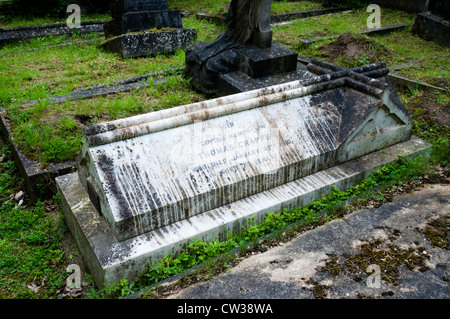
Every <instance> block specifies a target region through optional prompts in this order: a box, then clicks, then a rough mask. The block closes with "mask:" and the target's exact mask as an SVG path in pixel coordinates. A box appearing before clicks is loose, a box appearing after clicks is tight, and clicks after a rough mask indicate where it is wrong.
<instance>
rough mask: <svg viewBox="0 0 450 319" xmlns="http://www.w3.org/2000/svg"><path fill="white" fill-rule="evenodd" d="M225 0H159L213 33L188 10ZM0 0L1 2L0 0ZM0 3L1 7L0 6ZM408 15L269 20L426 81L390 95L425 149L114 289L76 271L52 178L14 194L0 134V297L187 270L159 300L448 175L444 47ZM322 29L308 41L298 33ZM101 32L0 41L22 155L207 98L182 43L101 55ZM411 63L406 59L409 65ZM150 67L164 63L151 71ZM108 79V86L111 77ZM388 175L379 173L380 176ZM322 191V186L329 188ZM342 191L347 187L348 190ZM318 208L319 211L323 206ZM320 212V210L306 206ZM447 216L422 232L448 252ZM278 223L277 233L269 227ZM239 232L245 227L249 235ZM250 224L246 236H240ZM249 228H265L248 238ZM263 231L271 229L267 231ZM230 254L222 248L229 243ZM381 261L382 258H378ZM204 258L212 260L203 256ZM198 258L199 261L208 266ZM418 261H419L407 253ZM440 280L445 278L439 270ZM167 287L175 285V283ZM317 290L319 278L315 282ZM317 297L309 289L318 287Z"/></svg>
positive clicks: (66, 149)
mask: <svg viewBox="0 0 450 319" xmlns="http://www.w3.org/2000/svg"><path fill="white" fill-rule="evenodd" d="M226 3H227V1H169V6H170V7H171V8H173V9H180V10H181V11H183V12H186V11H189V13H190V14H187V12H186V14H185V17H184V18H183V26H184V27H186V28H195V29H197V33H198V40H200V41H213V40H214V39H215V38H217V36H219V35H220V34H221V33H222V32H224V31H225V27H224V26H220V25H216V24H214V23H212V22H208V21H205V20H200V19H198V18H196V16H195V13H197V12H199V11H204V12H207V13H210V14H213V13H215V12H218V11H219V10H220V9H221V8H222V7H223V6H224V5H225V4H226ZM0 6H4V4H0ZM0 8H1V7H0ZM272 9H273V11H274V12H273V14H275V13H288V12H293V11H305V10H312V9H320V5H319V4H318V3H316V2H308V1H301V2H288V1H280V2H276V1H274V5H273V8H272ZM415 16H416V15H415V14H411V13H406V12H403V11H397V10H391V9H386V8H383V9H382V26H387V25H394V24H400V23H409V24H410V25H409V26H406V27H404V28H402V29H398V30H395V31H393V32H390V33H386V34H376V35H370V36H368V35H362V34H360V31H361V30H364V29H366V28H367V26H366V20H367V17H368V13H367V12H366V10H365V8H360V9H354V10H351V11H347V12H344V13H337V14H330V15H323V16H317V17H310V18H305V19H301V20H295V21H290V22H289V23H286V24H280V25H274V26H273V27H272V28H273V31H274V40H275V41H276V42H278V43H281V44H283V45H285V46H287V47H289V48H291V49H292V50H295V51H297V52H298V53H299V55H300V56H301V57H310V58H312V57H314V58H318V59H321V60H325V61H329V62H333V63H335V64H338V65H342V66H345V67H357V66H362V65H366V64H369V63H374V62H386V63H387V65H388V67H394V68H395V72H396V73H398V74H400V75H403V76H406V77H408V78H411V79H413V80H416V81H421V82H425V83H427V84H430V85H432V86H430V87H428V88H424V87H423V86H420V85H418V84H414V82H410V84H409V85H406V86H403V87H402V88H401V90H400V89H399V94H400V98H401V100H402V101H403V103H404V104H405V106H406V107H407V109H408V111H409V112H410V114H411V116H412V118H413V120H414V122H415V127H414V132H413V134H414V135H415V136H417V137H419V138H421V139H424V140H426V141H428V142H430V143H431V144H432V145H433V150H432V152H431V155H430V157H428V158H423V157H419V158H416V159H414V160H408V159H401V160H400V161H398V162H397V163H395V164H393V165H391V166H389V167H388V168H385V169H384V171H381V172H378V174H374V175H373V176H372V177H371V178H369V181H368V182H367V181H366V182H363V183H362V185H361V186H360V188H362V189H364V191H363V192H361V193H360V194H359V196H358V199H357V200H352V201H351V203H346V204H345V205H344V204H339V203H340V202H345V201H346V200H348V199H350V198H347V197H348V196H350V194H348V193H345V192H344V193H337V194H334V195H335V196H334V197H333V196H330V197H328V198H324V199H323V200H322V201H320V202H318V203H316V206H317V207H313V208H311V207H310V213H308V214H309V215H308V214H306V215H305V214H303V215H302V214H300V216H301V220H302V222H299V221H297V223H296V224H295V227H292V228H290V230H289V231H287V230H286V228H285V227H286V226H287V222H286V221H284V220H278V219H277V218H273V220H272V221H271V222H272V223H271V224H270V223H269V222H270V221H268V224H267V225H269V226H270V227H269V226H267V225H266V226H267V228H268V229H269V230H270V231H268V232H267V233H263V232H262V231H261V229H259V228H258V227H249V229H248V230H247V232H246V233H245V234H246V237H245V236H243V237H239V238H233V239H232V240H229V241H227V242H226V243H224V244H223V245H219V244H218V243H212V244H210V245H208V244H206V243H203V242H194V243H192V245H191V246H190V248H189V249H188V250H187V251H186V254H184V255H182V257H183V258H184V259H182V258H178V259H177V258H170V257H167V258H166V260H165V261H164V262H162V263H159V264H155V265H152V266H151V267H149V272H148V273H147V274H145V275H143V276H142V278H140V279H139V280H137V281H136V282H132V283H129V282H121V283H120V284H118V285H117V286H115V287H107V288H106V289H97V288H96V287H94V284H93V280H92V276H91V275H90V274H89V272H88V271H87V270H86V269H85V268H84V265H83V259H82V257H81V255H80V253H79V252H78V249H77V247H76V245H75V244H74V242H73V240H72V238H71V235H70V233H69V231H68V230H67V227H66V226H65V224H64V220H63V216H62V213H61V210H60V207H59V202H58V196H57V195H56V194H52V193H51V192H50V195H49V192H47V190H53V191H54V190H55V189H54V185H53V184H52V183H51V182H49V184H48V185H38V186H39V187H40V188H41V189H42V196H41V198H40V199H31V197H30V196H29V194H26V193H24V192H23V191H24V181H23V179H22V177H21V176H20V174H19V171H18V168H17V164H16V163H15V162H14V160H13V156H12V153H11V151H10V146H11V141H10V140H8V139H4V140H2V141H1V142H0V221H1V223H0V298H2V299H7V298H104V297H125V296H127V295H128V294H130V293H131V292H133V291H137V290H139V289H140V288H143V287H145V286H149V285H151V284H154V283H156V282H159V281H160V280H163V279H165V278H168V277H170V276H171V275H174V274H176V273H178V272H183V271H187V270H188V269H190V268H191V267H193V266H196V265H199V264H203V266H201V267H200V266H197V267H196V268H195V269H194V270H193V271H187V272H185V273H184V275H182V276H180V280H179V281H178V282H177V283H176V284H175V286H172V287H157V288H155V289H154V290H152V291H151V292H150V293H147V294H146V296H145V297H147V298H161V297H165V296H166V295H167V294H168V293H170V291H172V290H174V289H175V290H176V289H179V288H181V287H186V286H188V285H190V284H192V283H194V282H198V281H204V280H208V279H209V278H212V277H213V276H215V275H216V274H218V273H221V272H224V271H226V270H228V269H230V268H231V267H233V266H234V265H237V264H238V263H239V262H240V261H242V259H243V258H245V256H247V255H251V254H252V253H255V252H261V251H265V250H268V249H270V248H271V247H274V246H276V245H278V244H279V243H284V242H286V241H288V240H291V239H293V238H294V237H295V236H296V235H297V234H298V233H301V232H302V231H304V230H307V229H312V228H314V227H318V226H320V225H322V224H324V223H326V222H328V221H330V220H332V219H336V218H341V217H342V216H343V215H346V214H348V213H350V212H352V211H355V210H358V209H363V208H366V207H369V208H370V207H378V206H380V205H383V204H385V203H387V202H390V201H392V200H393V198H396V197H397V196H401V195H402V194H404V193H413V192H414V191H416V190H418V189H420V188H422V187H425V186H426V185H429V184H437V183H440V184H442V183H443V184H448V181H449V180H448V178H449V172H450V165H449V164H450V162H449V161H450V159H449V158H450V157H449V132H450V129H449V121H450V112H449V104H450V90H449V78H450V74H449V73H450V56H449V54H450V49H449V48H446V47H443V46H440V45H438V44H435V43H433V42H430V41H425V40H424V39H422V38H420V37H418V36H417V35H414V34H412V33H411V25H412V23H413V22H414V19H415ZM0 18H1V20H0V26H1V27H10V26H20V25H32V24H35V25H37V24H42V23H56V22H64V21H58V20H55V19H53V18H51V17H49V18H45V19H41V18H39V19H34V18H27V19H26V18H17V17H15V18H13V17H9V16H7V15H5V14H4V13H0ZM109 18H110V17H109V16H107V15H101V16H99V15H95V16H83V17H82V19H83V21H89V20H103V19H109ZM317 37H322V38H323V39H322V40H319V41H314V42H312V43H310V44H309V45H304V44H302V43H301V40H302V39H308V38H317ZM103 40H104V39H103V38H102V34H89V35H79V34H78V35H77V34H75V35H72V36H65V37H47V38H36V39H31V40H30V41H26V42H23V43H15V44H8V45H6V46H4V47H2V48H1V49H0V70H1V73H0V77H1V81H0V83H1V84H2V85H1V87H0V107H1V108H3V111H2V114H3V115H4V117H5V118H6V119H7V120H8V122H9V125H10V126H11V132H12V133H11V138H12V141H13V142H14V144H15V145H16V146H17V147H18V148H19V149H20V150H21V152H22V153H23V154H25V156H27V157H28V158H30V159H33V160H35V161H37V162H39V163H41V165H42V167H46V166H48V165H50V164H52V163H64V162H72V161H74V160H75V159H76V156H77V154H78V152H79V151H80V149H81V143H82V128H83V127H84V126H86V125H91V124H96V123H100V122H104V121H108V120H113V119H118V118H124V117H128V116H132V115H137V114H143V113H147V112H153V111H158V110H161V109H166V108H171V107H176V106H180V105H185V104H189V103H193V102H198V101H203V100H207V99H209V98H211V97H209V96H205V95H203V94H200V93H198V92H195V91H193V90H192V89H191V87H190V83H189V79H186V78H184V77H183V76H182V75H181V73H182V67H183V65H184V63H185V61H184V58H185V55H184V52H183V51H178V52H177V53H176V54H174V55H158V56H156V57H148V58H135V59H122V58H121V57H120V56H119V55H117V54H111V53H106V52H103V51H101V50H100V49H99V47H98V45H99V44H100V43H101V42H102V41H103ZM412 62H414V63H412ZM161 71H166V72H163V73H161ZM136 76H143V77H142V79H141V81H140V83H141V84H143V85H142V86H141V87H140V88H134V89H132V90H126V91H121V92H115V93H109V94H106V95H98V96H93V97H90V98H85V99H82V100H79V99H78V100H71V99H66V100H61V101H58V102H54V101H52V100H51V99H49V98H55V97H58V96H64V95H68V94H71V93H73V92H75V91H78V92H80V91H83V90H86V88H89V87H93V86H97V85H102V84H105V83H111V82H114V81H120V80H123V79H127V78H132V77H136ZM112 87H114V86H112ZM383 175H387V176H388V178H385V177H382V176H383ZM332 195H333V194H332ZM350 197H351V196H350ZM324 209H325V212H324ZM318 212H322V214H321V215H316V213H318ZM278 226H280V228H278ZM448 227H449V226H448V219H447V220H443V221H442V223H441V224H439V225H437V226H436V227H435V228H434V229H431V230H430V232H429V237H428V238H429V240H430V242H433V243H434V244H436V245H441V247H442V245H444V246H443V247H442V249H447V250H448ZM280 229H281V230H280ZM249 231H250V232H249ZM252 231H253V234H252V233H251V232H252ZM255 234H257V235H266V237H265V239H264V240H260V241H255V236H254V235H255ZM268 234H270V236H268ZM235 249H237V254H234V253H233V255H229V254H223V253H224V252H226V251H230V250H232V251H235ZM380 258H383V256H381V257H380ZM211 260H214V262H211ZM208 261H209V263H208ZM418 262H419V261H418ZM71 264H78V265H80V266H81V268H82V269H83V276H82V288H81V289H72V290H70V289H68V288H67V287H66V279H67V277H68V273H67V272H66V268H67V266H68V265H71ZM443 280H446V281H448V274H447V277H446V278H444V279H443ZM174 287H175V288H174ZM319 288H320V287H319ZM316 297H320V294H318V295H317V296H316Z"/></svg>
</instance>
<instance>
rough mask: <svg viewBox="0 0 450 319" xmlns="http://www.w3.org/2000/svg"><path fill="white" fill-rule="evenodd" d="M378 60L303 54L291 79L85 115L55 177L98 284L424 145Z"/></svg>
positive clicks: (131, 274) (128, 275)
mask: <svg viewBox="0 0 450 319" xmlns="http://www.w3.org/2000/svg"><path fill="white" fill-rule="evenodd" d="M388 72H389V71H388V69H387V68H386V65H385V64H383V63H379V64H373V65H368V66H365V67H360V68H356V69H344V68H341V67H339V66H335V65H333V64H329V63H325V62H322V61H319V60H314V59H312V60H311V63H310V64H309V65H308V67H307V70H306V71H305V74H304V75H305V76H304V77H303V78H302V79H300V80H295V81H292V82H289V83H283V84H279V85H275V86H270V87H266V88H260V89H257V90H252V91H248V92H243V93H239V94H235V95H229V96H225V97H221V98H216V99H212V100H208V101H204V102H199V103H194V104H189V105H184V106H179V107H175V108H171V109H167V110H162V111H158V112H152V113H148V114H143V115H138V116H134V117H130V118H125V119H120V120H116V121H112V122H107V123H100V124H97V125H93V126H89V127H86V128H85V130H84V146H83V149H82V151H81V153H80V155H79V158H78V172H76V173H72V174H68V175H64V176H61V177H58V178H57V179H56V183H57V187H58V191H59V193H60V194H61V201H62V208H63V211H64V215H65V217H66V222H67V224H68V227H69V229H70V230H71V232H72V234H73V235H74V237H75V240H76V242H77V244H78V246H79V248H80V251H81V252H82V254H83V256H84V258H85V261H86V263H87V264H88V266H89V268H90V270H91V273H92V274H93V276H94V279H95V282H96V283H97V285H98V286H101V287H102V286H103V285H104V284H113V283H117V282H119V281H120V279H128V280H132V279H134V278H136V277H137V276H138V275H139V273H141V272H143V271H144V270H145V268H146V266H147V265H148V264H149V263H151V262H153V261H157V260H159V259H161V258H162V257H163V256H165V255H168V254H175V255H176V254H177V253H179V252H180V251H181V250H182V249H183V248H186V246H187V245H188V244H189V243H190V241H191V240H193V239H204V240H212V239H219V240H224V239H226V238H227V236H228V235H229V234H239V232H240V231H241V230H242V228H243V227H244V226H245V225H247V223H248V222H249V220H252V221H253V222H254V223H260V222H262V221H263V219H264V216H265V215H266V214H267V213H272V212H282V211H283V210H284V209H290V208H297V207H300V206H303V205H307V204H308V203H309V202H311V201H312V200H314V199H318V198H320V197H321V196H322V195H324V194H326V193H327V192H329V191H330V190H331V189H332V187H334V186H336V187H337V188H339V189H341V190H345V189H348V188H349V187H350V186H352V185H355V184H357V183H359V182H360V181H361V180H362V179H363V178H366V177H367V176H368V174H369V173H370V172H371V171H373V170H375V169H378V168H379V167H381V166H382V165H385V164H386V163H388V162H391V161H394V160H395V159H396V157H397V155H401V156H410V155H413V154H417V153H418V152H420V151H423V150H425V149H427V148H428V147H429V145H428V144H426V143H425V142H423V141H421V140H419V139H417V138H411V130H412V126H413V123H412V120H411V118H410V116H409V114H408V112H407V110H406V109H405V107H404V106H403V104H402V103H401V101H400V100H399V98H398V96H397V94H396V92H395V90H393V88H392V86H391V85H390V83H389V81H388V80H387V78H386V75H387V74H388Z"/></svg>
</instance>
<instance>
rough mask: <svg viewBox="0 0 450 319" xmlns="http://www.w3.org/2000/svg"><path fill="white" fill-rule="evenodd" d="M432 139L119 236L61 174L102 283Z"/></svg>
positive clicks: (424, 147)
mask: <svg viewBox="0 0 450 319" xmlns="http://www.w3.org/2000/svg"><path fill="white" fill-rule="evenodd" d="M430 148H431V145H430V144H428V143H426V142H424V141H422V140H420V139H418V138H416V137H412V138H411V139H410V140H408V141H406V142H402V143H398V144H395V145H393V146H389V147H387V148H385V149H382V150H380V151H376V152H373V153H370V154H368V155H364V156H362V157H358V158H356V159H354V160H351V161H348V162H345V163H343V164H340V165H337V166H334V167H331V168H329V169H326V170H323V171H320V172H317V173H315V174H312V175H309V176H306V177H304V178H301V179H298V180H295V181H293V182H290V183H287V184H284V185H281V186H278V187H276V188H274V189H271V190H268V191H265V192H262V193H259V194H256V195H252V196H250V197H247V198H244V199H241V200H238V201H236V202H233V203H230V204H228V205H224V206H222V207H219V208H217V209H214V210H211V211H207V212H205V213H202V214H199V215H196V216H193V217H190V218H188V219H185V220H182V221H179V222H176V223H173V224H170V225H168V226H164V227H162V228H159V229H156V230H153V231H150V232H147V233H144V234H142V235H138V236H136V237H133V238H130V239H127V240H124V241H118V240H117V239H116V237H115V234H114V232H113V230H112V228H111V226H110V225H109V223H108V222H107V221H106V220H105V219H104V218H102V217H101V216H100V215H99V214H98V212H97V210H96V209H95V208H94V206H93V203H92V201H91V200H90V197H89V195H88V193H87V191H86V189H85V188H84V186H83V184H82V183H81V181H80V179H79V175H78V174H77V173H71V174H67V175H64V176H60V177H58V178H57V179H56V183H57V187H58V192H59V194H60V195H61V202H62V209H63V211H64V216H65V221H66V223H67V225H68V227H69V229H70V231H71V233H72V234H73V236H74V238H75V240H76V243H77V245H78V247H79V249H80V251H81V253H82V255H83V257H84V260H85V261H86V263H87V265H88V267H89V269H90V271H91V273H92V275H93V277H94V280H95V283H96V285H97V286H98V287H103V286H104V285H105V284H108V285H112V284H117V283H118V282H119V281H120V280H121V279H127V280H133V279H135V278H136V277H137V276H138V275H139V274H140V273H142V272H144V271H145V269H146V267H147V266H148V265H149V264H150V263H152V262H154V261H158V260H160V259H161V258H163V257H164V256H166V255H169V254H175V255H176V254H178V253H179V252H180V251H181V250H182V249H184V248H185V247H186V245H188V244H189V243H190V242H191V241H192V240H195V239H203V240H213V239H219V240H223V239H226V237H227V234H232V233H238V232H239V231H240V230H241V229H242V227H244V226H245V225H247V223H248V221H249V219H250V218H251V219H252V221H253V222H255V223H259V222H261V221H263V220H264V216H265V215H266V214H267V213H273V212H282V211H283V210H284V209H291V208H297V207H301V206H303V205H308V204H309V203H310V202H311V201H313V200H315V199H318V198H320V197H321V196H323V195H326V194H327V193H329V191H330V190H331V189H332V188H333V187H337V188H338V189H340V190H346V189H348V188H349V187H351V186H353V185H356V184H358V183H359V182H361V180H362V179H364V178H367V177H368V175H369V174H370V173H371V172H372V171H373V170H376V169H379V168H380V167H381V166H383V165H386V164H387V163H389V162H392V161H395V160H396V158H397V156H403V157H406V156H415V155H418V154H422V153H425V152H426V151H428V150H429V149H430Z"/></svg>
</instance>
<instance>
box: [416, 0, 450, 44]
mask: <svg viewBox="0 0 450 319" xmlns="http://www.w3.org/2000/svg"><path fill="white" fill-rule="evenodd" d="M412 32H413V33H415V34H418V35H420V36H422V37H424V38H425V39H426V40H429V41H434V42H436V43H439V44H441V45H445V46H450V5H449V3H448V1H447V0H435V1H432V2H430V11H427V12H422V13H419V14H418V16H417V18H416V20H415V22H414V25H413V28H412Z"/></svg>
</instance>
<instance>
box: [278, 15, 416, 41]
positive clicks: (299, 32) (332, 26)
mask: <svg viewBox="0 0 450 319" xmlns="http://www.w3.org/2000/svg"><path fill="white" fill-rule="evenodd" d="M381 12H382V13H381V26H387V25H391V24H399V23H408V22H414V19H415V15H414V14H408V13H406V12H403V11H398V10H391V9H382V11H381ZM368 17H369V14H368V13H367V12H366V10H365V9H357V10H353V11H352V12H349V13H345V14H332V15H325V16H318V17H311V18H308V19H302V20H297V21H294V22H292V23H290V24H285V25H279V26H275V27H273V30H274V40H275V41H277V42H280V43H282V44H285V45H288V46H291V47H293V48H296V47H298V44H299V42H300V40H302V39H308V38H315V37H327V36H328V37H329V36H334V35H337V34H341V33H349V32H350V33H351V32H358V31H360V30H363V29H367V18H368Z"/></svg>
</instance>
